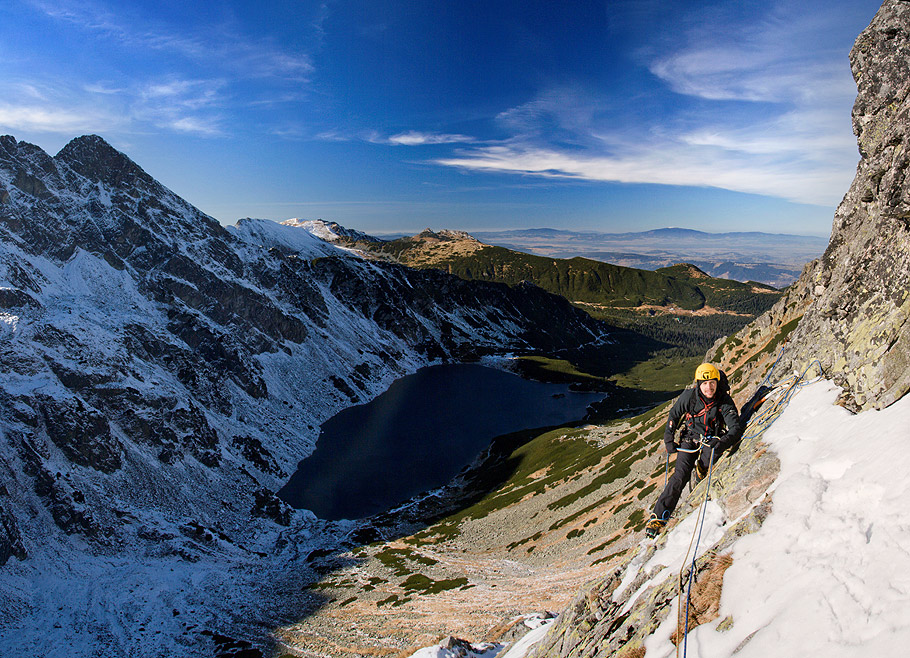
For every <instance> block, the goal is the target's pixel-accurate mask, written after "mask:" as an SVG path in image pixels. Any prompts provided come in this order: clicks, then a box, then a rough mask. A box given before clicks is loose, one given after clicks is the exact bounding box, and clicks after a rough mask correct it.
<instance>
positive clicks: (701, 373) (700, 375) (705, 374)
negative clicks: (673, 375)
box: [695, 363, 720, 382]
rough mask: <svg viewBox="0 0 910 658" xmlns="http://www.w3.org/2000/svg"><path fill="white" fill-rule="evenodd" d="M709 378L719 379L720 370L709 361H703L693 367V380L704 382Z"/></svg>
mask: <svg viewBox="0 0 910 658" xmlns="http://www.w3.org/2000/svg"><path fill="white" fill-rule="evenodd" d="M709 379H716V380H717V381H720V371H718V369H717V368H715V367H714V366H712V365H711V364H710V363H703V364H701V365H700V366H698V367H697V368H696V369H695V381H697V382H705V381H708V380H709Z"/></svg>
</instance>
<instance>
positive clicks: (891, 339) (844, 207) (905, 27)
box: [782, 0, 910, 409]
mask: <svg viewBox="0 0 910 658" xmlns="http://www.w3.org/2000/svg"><path fill="white" fill-rule="evenodd" d="M850 63H851V66H852V69H853V75H854V78H855V79H856V86H857V92H858V93H857V98H856V102H855V104H854V106H853V130H854V132H855V133H856V138H857V143H858V145H859V153H860V161H859V165H858V166H857V171H856V178H855V179H854V180H853V184H852V185H851V186H850V189H849V190H848V191H847V194H846V195H845V196H844V199H843V201H842V202H841V204H840V205H839V206H838V208H837V211H836V212H835V215H834V226H833V229H832V233H831V241H830V244H829V246H828V249H827V250H826V251H825V254H824V256H823V257H822V258H821V259H820V262H819V263H817V264H815V265H813V266H811V267H810V268H809V269H807V270H806V272H805V273H804V274H803V276H802V278H801V279H800V282H799V285H800V286H801V287H802V288H803V289H804V290H805V291H807V292H808V294H809V295H810V296H811V302H810V303H809V304H808V306H807V307H806V309H805V314H804V315H803V317H802V320H800V322H799V325H798V326H797V327H796V329H795V330H794V332H793V334H792V337H791V341H790V348H788V349H787V351H786V353H785V355H784V359H783V360H782V363H783V365H784V366H785V367H790V368H798V367H799V366H800V364H803V363H804V362H806V361H808V360H811V359H814V358H818V359H819V360H820V361H821V364H822V366H823V367H824V370H825V372H826V373H828V375H829V376H830V377H831V378H832V379H833V380H834V381H836V382H837V383H838V384H839V385H841V386H843V387H844V388H845V390H846V392H847V393H846V396H845V403H846V404H847V405H848V406H849V407H851V408H854V409H871V408H875V409H880V408H883V407H886V406H888V405H889V404H891V403H892V402H894V401H895V400H897V399H899V398H900V397H901V396H902V395H904V394H905V393H906V392H907V390H908V389H910V177H908V165H910V3H908V2H905V1H903V0H887V1H886V2H885V3H884V4H883V5H882V7H881V9H880V10H879V11H878V13H877V14H876V16H875V18H874V19H873V20H872V22H871V24H870V25H869V27H868V28H866V29H865V30H864V31H863V32H862V34H860V35H859V37H858V38H857V40H856V43H855V45H854V46H853V49H852V51H851V52H850Z"/></svg>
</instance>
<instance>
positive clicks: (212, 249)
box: [0, 136, 605, 656]
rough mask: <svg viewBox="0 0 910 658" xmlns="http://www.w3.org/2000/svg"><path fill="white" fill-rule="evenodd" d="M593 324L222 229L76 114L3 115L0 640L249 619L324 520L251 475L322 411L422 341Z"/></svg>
mask: <svg viewBox="0 0 910 658" xmlns="http://www.w3.org/2000/svg"><path fill="white" fill-rule="evenodd" d="M604 330H605V327H604V325H602V324H599V323H597V322H595V321H593V320H591V319H590V318H589V317H588V316H587V315H585V314H584V313H582V312H580V311H577V310H575V309H573V308H572V307H571V306H570V305H569V304H568V303H567V302H565V301H564V300H561V299H560V298H557V297H555V296H552V295H549V294H547V293H545V292H543V291H541V290H540V289H538V288H535V287H533V286H520V287H515V288H509V287H507V286H505V285H496V284H478V283H471V282H465V281H461V280H459V279H457V278H455V277H451V276H447V275H444V274H442V273H439V272H416V271H412V270H408V269H406V268H404V267H401V266H397V265H393V264H387V263H377V262H366V261H364V260H362V259H360V258H358V257H356V256H354V255H352V254H351V253H349V252H347V251H344V250H341V249H338V248H337V247H335V246H333V245H331V244H328V243H326V242H324V241H322V240H318V239H316V238H314V237H313V236H312V235H310V233H308V232H307V231H305V230H303V229H301V228H298V227H293V226H280V225H278V224H275V223H274V222H268V221H260V220H244V221H242V222H240V223H239V224H238V225H237V226H236V227H231V228H224V227H222V226H221V225H220V224H218V223H217V222H216V221H215V220H213V219H212V218H210V217H208V216H206V215H204V214H203V213H201V212H200V211H199V210H197V209H196V208H194V207H192V206H191V205H190V204H189V203H187V202H186V201H184V200H183V199H180V198H179V197H177V196H176V195H174V194H173V193H172V192H170V191H169V190H167V189H165V188H164V187H163V186H161V185H160V184H159V183H158V182H157V181H155V180H154V179H153V178H152V177H151V176H149V175H148V174H147V173H146V172H145V171H143V170H142V169H141V168H140V167H139V166H138V165H136V164H135V163H134V162H132V161H131V160H130V159H129V158H127V157H126V156H125V155H123V154H122V153H120V152H118V151H116V150H115V149H113V148H112V147H111V146H110V145H109V144H107V143H106V142H105V141H104V140H103V139H101V138H99V137H96V136H87V137H80V138H78V139H75V140H73V141H72V142H71V143H69V144H68V145H67V146H66V147H65V148H64V149H62V150H61V151H60V153H58V154H57V155H56V156H54V157H51V156H49V155H48V154H46V153H44V152H43V151H42V150H41V149H39V148H38V147H36V146H33V145H31V144H27V143H24V142H18V141H17V140H15V139H14V138H12V137H2V138H0V363H2V370H0V528H2V533H0V602H2V606H3V609H4V610H5V614H4V617H5V619H4V620H3V622H0V647H3V649H2V650H0V652H2V653H3V654H4V655H12V654H11V652H13V653H16V654H17V655H23V654H28V653H35V654H37V653H39V652H41V651H43V650H44V648H45V647H47V646H57V645H60V646H63V645H66V646H67V647H68V652H70V653H71V655H74V656H78V655H93V656H104V655H117V656H120V655H126V654H128V653H136V654H137V655H150V656H151V655H174V653H175V651H176V650H175V647H177V646H180V647H182V649H180V651H183V652H185V653H187V655H188V654H191V653H193V651H194V649H193V648H194V647H196V646H197V645H198V643H199V642H201V641H210V640H205V639H204V638H203V636H202V635H201V631H202V630H203V629H206V631H207V632H208V631H219V632H225V631H230V630H231V629H234V630H236V628H237V627H238V626H243V625H247V626H254V627H257V628H259V630H258V631H256V633H257V634H258V635H260V636H263V637H264V636H265V633H264V632H263V630H262V627H259V625H264V626H263V627H264V628H269V627H270V625H271V624H274V623H275V622H276V621H277V620H278V619H280V618H281V617H282V615H285V614H289V608H288V607H287V604H288V601H289V600H290V601H292V602H293V601H296V600H297V599H298V598H299V596H298V594H299V592H298V591H297V590H299V585H298V584H295V582H294V580H293V578H292V577H291V576H289V573H293V570H294V567H291V569H290V571H289V570H288V569H285V568H284V567H282V568H281V569H279V568H278V566H277V565H278V564H279V563H281V564H283V563H284V561H285V560H288V559H292V557H289V555H290V556H293V555H295V554H296V553H297V551H300V550H303V549H305V547H306V546H311V547H312V546H314V545H315V546H318V544H319V541H320V538H319V535H320V533H322V534H325V533H329V534H331V532H333V529H332V527H329V526H327V525H326V524H324V523H321V522H319V521H318V520H317V519H314V518H313V517H312V515H308V514H306V513H302V512H294V511H293V510H290V509H288V508H287V507H286V506H284V505H283V503H281V502H280V501H279V500H278V499H277V498H275V497H274V495H273V494H272V492H274V491H275V490H277V489H278V487H280V486H281V484H282V483H283V482H284V481H285V480H286V478H287V476H288V475H289V474H290V473H291V472H292V471H293V469H294V467H295V465H296V463H297V462H298V460H300V459H301V458H303V457H305V456H306V455H307V454H308V453H309V452H310V451H311V450H312V448H313V444H314V442H315V439H316V436H317V433H318V426H319V424H320V423H321V422H322V421H323V420H325V419H326V418H328V417H329V416H331V415H333V414H334V413H335V412H337V411H338V410H340V409H341V408H342V407H344V406H348V405H350V404H354V403H356V402H361V401H365V400H367V399H369V398H371V397H373V396H375V395H376V394H378V393H379V392H381V391H382V390H384V389H385V388H386V387H387V386H388V384H389V383H390V382H391V381H392V380H394V379H395V378H397V377H400V376H401V375H403V374H405V373H407V372H412V371H414V370H415V369H417V368H418V367H420V366H422V365H426V364H428V363H431V362H438V361H442V360H457V359H460V358H464V357H474V356H476V355H478V354H482V353H484V352H488V351H495V350H501V349H526V348H530V349H534V348H542V349H550V348H561V347H567V346H571V345H576V344H578V343H582V342H587V341H591V340H594V339H597V338H600V337H601V335H602V334H603V332H604ZM342 530H343V529H342ZM289 551H290V554H289V553H288V552H289ZM276 571H281V572H282V575H281V576H280V578H279V577H276V576H275V572H276ZM164 574H169V575H167V576H165V575H164ZM278 579H280V580H282V582H283V583H284V584H283V585H281V586H279V585H276V584H274V582H275V581H276V580H278ZM280 587H284V588H286V590H283V591H277V590H276V588H279V589H280ZM124 592H129V595H128V596H127V595H126V594H124ZM285 594H287V595H288V597H287V598H285V597H284V595H285ZM180 651H177V652H178V653H179V652H180Z"/></svg>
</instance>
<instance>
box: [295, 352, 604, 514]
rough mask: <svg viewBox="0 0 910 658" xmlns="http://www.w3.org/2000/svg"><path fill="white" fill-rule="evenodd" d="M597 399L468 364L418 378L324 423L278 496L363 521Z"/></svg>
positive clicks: (426, 371) (574, 416) (577, 414)
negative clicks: (493, 445) (498, 442)
mask: <svg viewBox="0 0 910 658" xmlns="http://www.w3.org/2000/svg"><path fill="white" fill-rule="evenodd" d="M601 398H603V393H574V392H570V391H569V387H568V385H567V384H544V383H541V382H533V381H529V380H526V379H522V378H521V377H519V376H517V375H513V374H511V373H508V372H503V371H501V370H496V369H494V368H488V367H485V366H479V365H474V364H457V365H441V366H431V367H428V368H423V369H421V370H419V371H417V372H416V373H414V374H413V375H408V376H406V377H403V378H401V379H399V380H397V381H395V382H394V383H393V384H392V386H391V387H389V389H388V390H387V391H386V392H385V393H383V394H382V395H380V396H379V397H377V398H375V399H374V400H372V401H371V402H369V403H367V404H363V405H359V406H356V407H350V408H348V409H345V410H344V411H341V412H340V413H338V414H337V415H335V416H333V417H332V418H330V419H329V420H327V421H326V422H325V423H323V425H322V432H321V434H320V435H319V439H318V441H317V443H316V450H315V451H314V452H313V454H311V455H310V456H309V457H307V458H306V459H304V460H303V461H301V462H300V466H299V468H298V470H297V472H296V473H294V475H292V476H291V479H290V480H289V481H288V483H287V484H286V485H285V486H284V488H282V489H281V491H279V492H278V495H279V496H280V497H281V498H282V499H283V500H285V501H286V502H287V503H288V504H290V505H292V506H294V507H297V508H302V509H309V510H312V511H313V512H314V513H315V514H316V515H317V516H318V517H320V518H323V519H329V520H337V519H359V518H363V517H365V516H370V515H372V514H376V513H379V512H383V511H385V510H387V509H390V508H392V507H394V506H395V505H397V504H399V503H402V502H404V501H405V500H407V499H408V498H410V497H411V496H414V495H416V494H419V493H421V492H424V491H429V490H431V489H435V488H437V487H440V486H442V485H443V484H445V483H446V482H448V481H449V480H451V479H452V477H454V476H455V475H456V474H457V473H458V472H459V471H460V470H461V469H462V468H463V467H464V466H466V465H467V464H469V463H470V462H471V461H472V460H473V459H474V457H476V456H477V455H478V454H479V453H480V452H481V451H482V450H483V449H484V448H486V447H487V446H488V445H489V443H490V440H491V439H492V438H493V437H496V436H499V435H500V434H506V433H509V432H515V431H518V430H522V429H530V428H534V427H544V426H549V425H559V424H562V423H567V422H571V421H574V420H579V419H581V418H583V417H584V414H585V408H586V407H587V405H589V404H590V403H592V402H594V401H596V400H600V399H601Z"/></svg>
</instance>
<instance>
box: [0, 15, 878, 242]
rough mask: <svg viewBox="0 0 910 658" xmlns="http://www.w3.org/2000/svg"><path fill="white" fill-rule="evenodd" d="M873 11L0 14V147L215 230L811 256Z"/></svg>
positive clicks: (824, 225)
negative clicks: (70, 163)
mask: <svg viewBox="0 0 910 658" xmlns="http://www.w3.org/2000/svg"><path fill="white" fill-rule="evenodd" d="M879 4H880V2H878V0H875V1H869V0H828V1H826V2H822V1H819V0H807V1H801V2H793V1H792V0H788V1H784V2H781V1H776V0H763V1H762V2H752V1H749V0H745V1H724V2H706V1H695V0H692V1H688V0H676V1H675V2H671V1H669V0H618V1H614V0H609V1H603V2H588V1H585V0H578V1H572V2H565V3H558V2H553V1H552V0H545V1H544V0H524V1H522V2H516V1H512V0H499V1H497V0H485V1H475V0H420V1H417V0H401V1H391V0H389V1H382V0H334V1H333V0H327V1H324V2H310V1H308V0H295V1H291V0H270V1H269V2H247V1H240V0H225V1H221V2H217V1H212V0H199V1H196V2H186V1H185V0H181V1H180V2H176V1H173V0H155V1H154V2H153V1H150V0H132V1H130V2H114V1H112V0H72V1H71V0H57V1H50V0H5V2H3V3H2V6H0V67H2V68H0V70H2V72H3V74H2V76H0V133H8V134H12V135H13V136H15V137H16V138H17V139H20V140H24V141H29V142H33V143H35V144H38V145H39V146H41V147H42V148H44V149H45V150H47V151H48V152H50V153H51V154H54V153H56V152H57V150H59V149H60V148H61V147H62V146H63V145H64V144H66V142H68V141H69V140H70V139H72V138H73V137H76V136H79V135H82V134H87V133H96V134H99V135H101V136H102V137H104V138H105V139H107V140H108V141H109V142H111V144H113V145H114V146H115V147H117V148H119V149H120V150H122V151H124V152H125V153H126V154H127V155H129V156H130V157H131V158H132V159H133V160H135V161H136V162H137V163H138V164H139V165H140V166H142V167H143V168H144V169H145V170H146V171H148V172H149V173H150V174H151V175H153V176H154V177H155V178H157V179H158V180H160V181H161V182H162V183H164V184H165V185H167V186H168V187H169V188H171V189H172V190H174V191H175V192H177V193H178V194H180V195H181V196H183V197H185V198H186V199H187V200H189V201H190V202H192V203H194V204H195V205H196V206H198V207H199V208H200V209H201V210H203V211H204V212H206V213H208V214H210V215H212V216H214V217H216V218H217V219H219V220H220V221H221V222H223V223H225V224H233V223H234V222H235V221H236V220H237V219H239V218H241V217H247V216H250V217H261V218H268V219H275V220H283V219H287V218H290V217H302V218H309V219H312V218H324V219H328V220H335V221H338V222H340V223H341V224H344V225H346V226H349V227H351V228H358V229H361V230H365V231H369V232H373V233H383V232H399V231H400V232H417V231H419V230H421V229H423V228H425V227H427V226H431V227H433V228H436V229H440V228H457V229H464V230H469V231H470V230H475V231H479V230H496V229H508V228H530V227H542V226H548V227H555V228H565V229H577V230H597V231H607V232H614V231H616V232H619V231H629V230H647V229H652V228H660V227H665V226H684V227H688V228H696V229H701V230H706V231H716V230H743V231H747V230H764V231H769V232H789V233H804V234H816V235H825V236H827V235H828V233H829V232H830V227H831V221H832V217H833V211H834V208H835V206H836V205H837V203H838V202H839V201H840V199H841V198H842V196H843V194H844V193H845V192H846V190H847V187H848V186H849V184H850V181H851V180H852V178H853V175H854V172H855V167H856V163H857V161H858V157H859V156H858V153H857V149H856V142H855V138H854V136H853V134H852V130H851V124H850V108H851V106H852V103H853V99H854V98H855V95H856V88H855V85H854V83H853V79H852V77H851V74H850V68H849V61H848V53H849V50H850V47H851V46H852V44H853V41H854V39H855V38H856V36H857V35H858V34H859V32H860V31H861V30H862V29H864V28H865V27H866V25H868V23H869V21H870V20H871V19H872V17H873V16H874V14H875V11H876V10H877V9H878V6H879Z"/></svg>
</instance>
